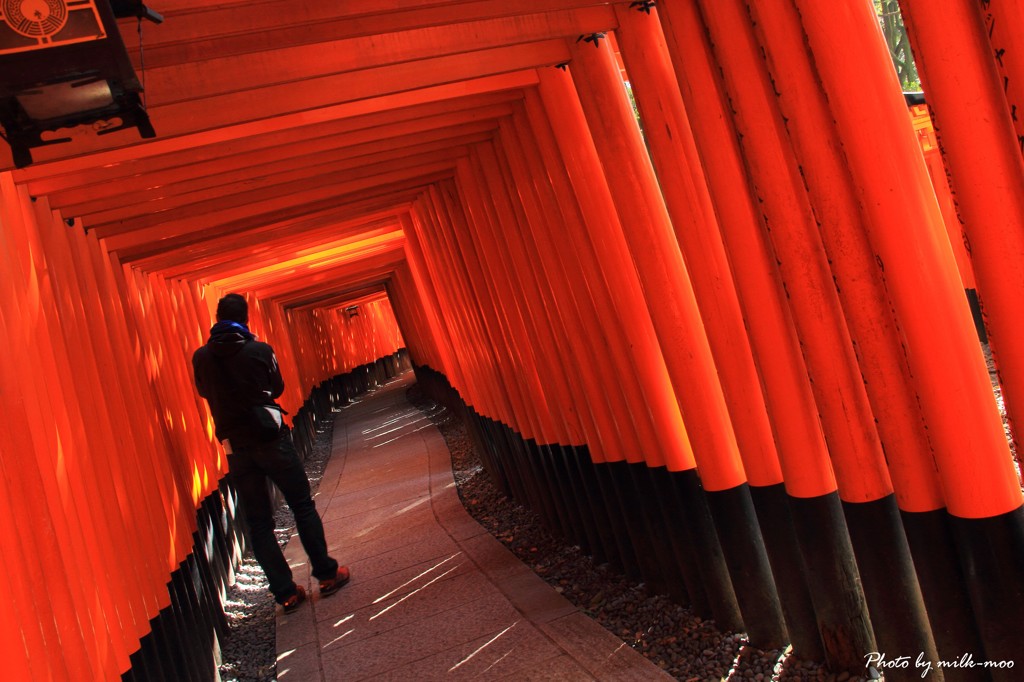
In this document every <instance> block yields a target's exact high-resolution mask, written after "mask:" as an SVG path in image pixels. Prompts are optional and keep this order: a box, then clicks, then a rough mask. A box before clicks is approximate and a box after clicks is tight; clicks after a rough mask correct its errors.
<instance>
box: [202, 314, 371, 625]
mask: <svg viewBox="0 0 1024 682" xmlns="http://www.w3.org/2000/svg"><path fill="white" fill-rule="evenodd" d="M248 322H249V305H248V303H247V302H246V300H245V297H243V296H241V295H239V294H227V295H226V296H224V297H223V298H222V299H220V301H218V303H217V323H216V324H215V325H214V326H213V328H212V329H210V338H209V340H208V341H207V342H206V344H205V345H203V346H201V347H200V348H199V349H197V350H196V351H195V353H194V354H193V355H192V369H193V373H194V376H195V384H196V389H197V390H198V391H199V395H200V396H202V397H203V398H205V399H206V401H207V403H209V405H210V412H211V413H212V414H213V422H214V425H215V427H216V434H217V438H218V440H220V441H221V442H222V443H224V446H225V450H226V451H227V453H228V468H229V477H230V480H231V482H232V483H233V485H234V487H235V490H237V491H238V496H239V498H240V499H241V502H242V510H243V514H244V515H245V519H246V522H247V523H248V526H249V533H250V536H251V539H252V550H253V555H255V557H256V561H258V562H259V564H260V567H261V568H262V569H263V572H264V574H266V576H267V581H268V582H269V583H270V591H271V593H273V595H274V600H275V601H276V602H277V603H278V604H281V605H282V607H283V608H284V611H285V612H286V613H290V612H292V611H294V610H295V609H297V608H299V606H300V605H301V604H302V602H304V601H305V600H306V591H305V589H304V588H303V587H302V586H301V585H296V584H295V581H294V580H293V579H292V570H291V567H290V566H288V562H287V561H286V560H285V558H284V553H283V552H282V551H281V547H280V546H279V545H278V544H277V538H276V537H275V536H274V509H273V503H272V501H271V496H270V491H269V489H268V487H267V479H269V480H270V481H271V482H272V483H273V484H274V485H275V486H277V488H278V489H279V490H280V491H281V493H282V494H283V495H284V499H285V501H286V502H287V503H288V507H289V508H290V509H291V510H292V514H293V515H294V516H295V526H296V529H297V530H298V532H299V539H300V540H301V542H302V547H303V549H305V551H306V554H307V555H308V556H309V562H310V566H311V568H312V573H313V576H314V577H315V578H317V579H318V580H319V581H320V596H321V597H326V596H328V595H331V594H334V593H335V592H337V591H338V590H339V589H341V587H342V586H343V585H345V583H347V582H348V581H349V578H350V577H351V574H350V572H349V569H348V567H347V566H339V565H338V562H337V561H336V560H335V559H334V558H332V557H331V556H330V554H328V550H327V540H326V538H325V536H324V526H323V522H322V521H321V519H320V515H319V514H318V513H317V510H316V505H315V504H314V502H313V499H312V497H311V493H310V486H309V478H308V477H307V476H306V471H305V469H304V468H303V466H302V462H300V461H299V457H298V454H297V453H296V451H295V445H294V443H293V442H292V435H291V430H290V429H289V428H288V426H287V425H285V424H284V423H283V420H282V419H281V414H282V410H281V408H280V406H278V405H277V403H276V402H275V401H276V399H277V398H278V397H279V396H280V395H281V394H282V393H283V392H284V380H283V379H282V378H281V371H280V368H279V367H278V364H277V357H276V356H275V355H274V349H273V348H272V347H271V346H270V345H269V344H266V343H263V342H261V341H257V340H256V337H255V336H254V335H253V334H252V332H250V331H249V328H248V326H247V325H248ZM260 412H262V415H261V414H260ZM261 416H262V419H261V418H260V417H261ZM268 424H269V426H268Z"/></svg>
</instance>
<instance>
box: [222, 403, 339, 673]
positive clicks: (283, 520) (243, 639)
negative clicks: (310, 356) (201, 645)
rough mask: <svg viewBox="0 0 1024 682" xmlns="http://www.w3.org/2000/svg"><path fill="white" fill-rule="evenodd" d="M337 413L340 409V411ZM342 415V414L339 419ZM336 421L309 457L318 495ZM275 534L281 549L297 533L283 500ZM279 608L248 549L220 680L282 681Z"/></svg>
mask: <svg viewBox="0 0 1024 682" xmlns="http://www.w3.org/2000/svg"><path fill="white" fill-rule="evenodd" d="M335 413H337V410H335ZM334 417H335V418H336V417H337V414H335V415H334ZM333 434H334V419H333V418H332V419H327V420H325V422H324V423H321V424H320V425H319V426H318V427H317V431H316V440H315V442H314V445H313V450H312V452H311V453H310V455H309V456H308V457H307V458H306V461H305V463H304V464H305V469H306V475H307V476H308V477H309V485H310V488H312V490H313V494H316V491H317V488H318V487H319V486H320V479H321V478H323V475H324V469H326V468H327V462H328V461H329V460H330V458H331V440H332V436H333ZM274 521H275V526H276V527H275V529H274V534H275V535H276V536H277V541H278V543H279V544H280V545H281V547H282V548H284V547H286V546H287V544H288V538H290V537H291V536H292V535H293V534H294V533H295V519H294V518H293V517H292V513H291V510H290V509H288V506H287V505H285V504H284V503H283V502H279V503H278V506H277V512H276V513H275V515H274ZM276 606H277V605H276V604H275V603H274V597H273V596H272V595H271V594H270V591H269V590H268V585H267V578H266V576H264V575H263V569H261V568H260V565H259V564H258V563H256V559H254V558H253V556H252V550H248V551H246V553H245V556H244V557H243V559H242V564H241V566H240V567H239V568H238V569H236V571H235V584H234V585H233V586H231V587H230V588H228V590H227V597H226V599H225V601H224V613H225V615H226V616H227V621H228V626H229V630H228V635H227V637H226V638H225V641H223V642H221V643H220V644H221V664H220V666H219V668H218V669H219V671H220V679H221V680H223V681H224V682H273V681H274V680H276V679H277V655H276V654H277V651H276V649H277V646H276V644H277V632H276V629H275V625H274V622H275V618H276V611H275V609H276Z"/></svg>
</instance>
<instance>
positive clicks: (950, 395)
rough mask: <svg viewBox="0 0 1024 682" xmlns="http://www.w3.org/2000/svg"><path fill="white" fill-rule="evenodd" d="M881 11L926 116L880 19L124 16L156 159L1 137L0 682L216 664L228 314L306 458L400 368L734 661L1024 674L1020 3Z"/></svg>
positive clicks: (509, 14) (434, 8)
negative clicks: (149, 20)
mask: <svg viewBox="0 0 1024 682" xmlns="http://www.w3.org/2000/svg"><path fill="white" fill-rule="evenodd" d="M154 1H155V0H154ZM105 2H106V0H95V2H92V1H90V3H89V4H90V6H95V7H99V6H100V5H103V3H105ZM40 4H41V5H42V4H44V3H40ZM50 5H63V3H48V4H47V6H50ZM899 5H900V8H901V10H902V13H903V18H904V20H905V22H906V26H907V30H908V33H909V36H910V40H911V45H912V47H913V51H914V55H915V57H916V63H917V68H918V69H919V71H920V74H921V78H922V82H923V89H924V94H923V100H924V103H921V102H920V101H917V100H913V99H912V100H911V104H912V106H908V99H907V98H905V96H904V93H903V92H902V91H901V87H900V83H899V81H898V79H897V76H896V72H895V70H894V67H893V63H892V60H891V58H890V55H889V52H888V49H887V47H886V43H885V41H884V38H883V35H882V32H881V30H880V27H879V22H878V19H877V17H876V14H875V11H874V7H873V3H872V2H870V0H834V1H832V2H822V1H821V0H658V2H657V3H656V4H655V3H654V2H598V1H596V0H543V1H542V0H473V1H467V0H435V1H430V2H428V1H426V0H407V1H402V2H397V1H395V0H363V1H361V2H333V1H330V0H308V1H305V2H286V1H285V0H260V1H258V2H249V3H241V4H235V5H228V6H225V5H224V3H220V2H211V1H208V0H200V1H197V0H161V2H160V6H159V7H155V9H157V10H159V11H160V13H161V14H163V15H164V17H165V21H164V22H163V23H162V24H160V25H159V26H154V25H151V24H146V25H145V28H144V29H143V24H142V23H141V20H140V21H139V23H138V25H136V21H135V20H134V19H132V18H126V19H121V20H120V21H119V22H118V24H117V26H118V28H119V29H120V33H121V37H122V39H123V41H124V45H125V54H126V55H127V57H128V58H130V61H131V65H132V66H133V67H134V69H135V72H136V73H137V74H138V77H139V80H140V82H141V83H142V86H143V87H144V91H143V92H142V95H141V96H142V103H143V104H144V106H145V111H146V112H147V113H148V117H149V120H150V121H151V122H152V127H153V130H154V131H155V133H156V137H153V138H149V139H142V138H141V137H140V134H139V131H138V130H133V129H131V128H128V127H125V128H123V129H114V130H108V131H104V130H100V132H109V134H103V135H99V134H97V130H96V128H100V129H102V128H103V127H104V125H106V124H99V123H98V124H96V125H95V126H77V127H70V128H67V129H65V130H60V131H58V132H56V133H46V134H44V136H43V137H42V138H40V140H39V141H41V142H47V144H41V145H36V146H34V147H33V148H32V149H31V150H30V154H31V159H30V161H31V163H26V162H25V160H26V157H25V155H24V152H22V153H20V155H19V156H15V155H14V152H13V146H12V147H11V148H9V147H8V146H7V145H0V147H3V148H2V149H0V340H2V342H3V346H4V352H3V360H2V362H0V414H3V417H4V426H3V428H0V518H3V519H4V520H5V523H4V524H3V527H2V528H0V553H2V556H3V561H2V562H0V583H2V584H3V585H4V586H5V591H4V592H5V598H4V599H3V600H0V615H2V617H0V642H2V643H3V645H2V647H3V652H4V654H3V658H2V665H3V667H4V668H5V670H7V671H9V674H10V675H11V676H12V677H11V679H19V680H29V679H31V680H42V679H55V680H72V679H74V680H81V679H117V678H119V677H121V678H124V679H162V678H166V679H184V678H189V677H190V678H193V679H209V678H212V676H213V674H214V670H213V667H212V665H213V664H212V662H210V660H206V659H207V658H210V659H211V660H212V658H211V657H209V656H207V654H209V653H210V652H211V650H212V647H213V646H214V633H217V632H221V631H222V630H223V628H224V621H223V615H222V612H221V604H220V594H222V593H223V588H224V585H225V584H226V582H227V581H229V580H230V574H231V571H232V566H233V565H235V562H236V561H237V559H238V550H239V546H240V545H239V544H238V538H237V537H236V536H237V535H238V534H239V533H240V530H239V526H238V525H237V524H235V523H234V519H233V514H234V507H233V499H234V498H233V496H232V493H231V490H230V488H229V487H226V486H225V485H224V484H223V482H222V479H223V477H224V476H225V474H226V471H227V465H226V458H225V455H224V451H223V449H222V447H221V445H220V444H219V443H218V442H217V440H216V438H215V437H214V434H213V425H212V420H211V417H210V414H209V412H208V410H207V407H206V404H205V402H204V401H203V400H202V399H200V398H199V397H198V395H197V394H196V392H195V390H194V388H193V384H192V377H191V366H190V357H191V353H192V351H193V350H194V349H195V348H196V347H198V346H199V345H201V344H202V343H203V342H204V340H205V337H206V332H207V330H208V329H209V327H210V325H211V321H212V311H213V309H214V306H215V305H216V301H217V300H218V298H219V297H220V296H221V295H223V294H225V293H227V292H230V291H235V292H240V293H243V294H244V295H246V296H247V298H248V300H249V301H250V307H251V311H252V314H251V318H252V319H251V322H252V326H253V329H254V331H255V332H256V333H257V334H258V335H259V336H260V337H261V338H264V339H265V340H268V341H269V342H270V343H271V344H272V345H274V347H275V348H276V349H277V351H278V355H279V356H280V357H281V358H282V367H283V371H284V376H285V382H286V385H287V391H286V393H285V395H284V396H283V399H282V402H283V406H284V407H285V409H287V410H288V411H289V412H290V413H292V415H293V418H294V427H295V429H296V432H297V433H298V434H299V441H300V443H301V444H302V445H303V447H309V445H310V443H311V442H312V437H313V433H314V429H313V427H314V426H315V424H316V423H317V422H318V421H319V420H321V419H324V418H325V417H326V415H327V414H328V413H329V412H330V406H331V405H333V404H337V403H339V402H343V401H345V400H347V399H349V398H351V397H352V396H354V395H355V394H356V393H358V392H359V391H361V390H365V389H366V388H367V387H369V386H372V385H374V384H375V383H379V382H381V381H383V380H384V379H386V378H387V377H391V376H394V374H395V373H396V372H399V371H401V370H403V369H404V368H407V367H409V366H412V367H413V368H414V369H415V371H416V373H417V377H418V379H419V381H420V383H421V384H422V385H423V386H424V387H425V388H426V389H427V390H428V391H430V392H431V394H432V395H433V396H435V397H436V398H437V399H439V400H443V401H445V402H446V403H447V404H448V405H450V406H453V407H456V408H458V409H459V410H461V411H463V412H464V413H465V414H466V415H467V419H468V421H469V423H470V424H471V427H472V429H471V430H472V431H473V433H474V436H475V440H476V442H477V443H478V445H479V448H480V450H481V452H482V456H483V459H484V462H485V465H486V468H487V471H488V473H489V474H490V475H491V476H492V477H493V479H494V481H495V482H496V483H497V484H498V485H499V486H500V487H501V488H502V489H503V490H505V491H506V492H508V493H509V494H511V495H513V496H515V497H516V498H517V499H519V500H520V501H521V502H523V503H525V504H527V505H529V506H530V507H531V508H532V509H534V510H535V511H536V512H538V514H540V515H541V516H542V518H544V520H545V522H546V523H548V524H549V525H550V526H551V527H552V528H553V529H555V530H556V531H557V532H560V533H562V534H564V535H565V536H566V537H568V538H569V539H571V540H572V541H573V542H575V543H578V544H579V545H580V546H581V547H582V548H583V549H584V550H585V551H587V552H589V553H591V554H593V555H594V556H595V557H596V558H598V559H600V560H603V561H608V562H611V563H612V565H614V566H616V567H618V568H619V569H620V570H621V571H623V572H624V573H625V574H627V575H628V576H631V577H634V578H637V579H639V580H642V581H644V582H645V583H646V584H647V585H648V586H649V587H650V589H652V590H655V591H659V592H665V593H668V594H670V595H671V596H672V597H673V598H674V599H675V600H677V601H679V602H680V603H683V604H688V605H690V606H691V607H692V608H693V609H694V610H695V611H696V612H697V613H698V614H701V615H703V616H706V617H710V618H714V619H715V620H716V621H717V623H718V624H719V626H720V627H721V628H723V629H733V630H737V631H743V632H746V633H747V634H748V636H749V638H750V642H751V644H752V645H754V646H757V647H761V648H766V649H768V648H776V647H783V646H785V645H787V644H790V643H791V644H792V645H793V650H794V652H795V653H796V654H797V655H800V656H804V657H807V658H809V659H813V660H822V661H825V662H827V664H828V665H829V666H830V667H831V668H832V669H833V670H837V671H838V670H850V671H853V672H859V673H861V674H864V671H865V661H866V659H865V657H866V656H867V655H868V654H870V653H871V652H886V653H887V655H888V656H889V657H890V658H892V657H896V656H902V655H909V656H912V657H916V656H918V654H919V653H920V655H921V656H923V657H924V659H925V660H929V661H935V662H938V661H946V662H949V661H960V660H962V659H963V657H964V656H965V655H970V656H971V657H973V658H972V660H973V661H976V662H983V661H984V662H998V663H1000V666H998V667H994V668H993V667H984V666H975V667H973V668H970V667H961V668H946V669H937V670H935V672H934V673H933V677H932V678H930V679H941V677H940V676H941V675H942V674H944V675H945V679H947V680H954V679H955V680H960V679H969V680H975V679H977V680H985V679H997V680H1020V679H1024V678H1022V677H1021V676H1022V675H1024V672H1022V668H1024V658H1021V656H1022V655H1024V634H1022V632H1021V627H1020V625H1021V614H1022V613H1024V510H1022V496H1021V482H1020V477H1019V472H1018V470H1017V468H1016V467H1015V460H1014V454H1013V452H1014V450H1013V445H1014V433H1013V427H1014V425H1015V424H1020V423H1021V419H1024V417H1021V416H1020V415H1021V414H1022V411H1024V343H1022V339H1024V309H1022V303H1021V302H1022V301H1024V156H1022V146H1024V142H1022V141H1024V117H1022V116H1020V113H1019V112H1020V111H1022V110H1024V44H1021V45H1019V44H1018V43H1021V42H1022V41H1024V3H1020V2H1011V1H1008V0H900V2H899ZM143 9H144V8H143ZM13 11H14V10H10V11H8V3H5V4H4V12H7V13H8V14H5V15H4V16H2V17H0V20H2V22H7V24H8V25H9V26H10V27H13V26H15V22H14V19H13V18H12V17H11V16H9V15H10V13H11V12H13ZM52 11H55V10H52ZM40 26H42V24H40ZM115 33H116V31H115ZM109 39H110V36H109V35H108V37H107V38H106V39H105V40H109ZM32 40H35V41H36V42H33V43H32V46H34V48H33V49H35V48H38V50H36V52H38V54H44V53H46V51H47V49H50V48H53V49H56V48H55V47H54V45H55V44H56V43H52V41H50V42H48V41H49V39H46V40H44V39H43V38H33V39H32ZM97 42H98V43H102V42H103V41H102V40H101V41H97ZM19 49H21V48H19ZM25 49H28V48H25ZM83 49H84V48H83ZM29 52H30V53H31V54H35V52H31V50H30V51H29ZM19 54H20V55H21V58H24V54H25V52H24V49H22V51H21V52H19ZM31 54H30V57H31ZM3 58H5V56H4V55H3V54H0V60H2V59H3ZM40 59H41V58H40ZM22 63H24V62H22ZM28 63H29V64H32V63H33V62H32V61H31V59H29V62H28ZM40 63H42V62H40ZM0 64H2V61H0ZM3 68H6V67H3ZM12 74H13V72H12V71H0V80H9V79H11V78H13V75H12ZM20 76H22V77H23V76H24V73H22V74H20ZM40 80H43V76H42V75H40ZM624 83H625V84H627V85H628V87H624ZM915 102H916V103H915ZM114 127H115V128H116V126H114ZM139 129H140V130H142V127H140V128H139ZM5 137H6V138H8V141H11V142H12V145H13V144H14V143H16V142H17V139H16V136H15V135H14V134H13V132H12V130H10V129H8V130H6V133H5ZM54 138H67V140H66V141H58V140H56V139H54ZM15 161H18V163H17V164H16V163H15ZM16 166H18V167H16ZM965 292H966V293H967V295H965ZM972 306H973V307H972ZM972 313H973V314H972ZM979 337H981V340H982V341H983V343H982V342H979V341H980V339H979ZM989 348H990V349H991V357H992V359H993V362H994V368H995V369H994V370H992V372H993V374H992V375H991V376H990V370H989V368H988V367H987V366H986V357H985V351H986V349H989ZM992 376H995V377H996V378H997V381H995V386H994V385H993V378H992ZM1001 410H1002V411H1003V412H1004V413H1005V423H1004V419H1001ZM1018 435H1019V434H1018ZM204 657H205V658H204ZM1015 661H1016V664H1017V665H1016V666H1015V667H1014V662H1015ZM158 671H163V672H162V673H159V672H158ZM885 674H886V676H887V679H916V678H917V677H919V675H920V669H918V670H914V668H913V666H911V667H910V669H909V670H900V669H892V670H885Z"/></svg>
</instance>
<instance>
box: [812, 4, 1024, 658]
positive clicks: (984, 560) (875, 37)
mask: <svg viewBox="0 0 1024 682" xmlns="http://www.w3.org/2000/svg"><path fill="white" fill-rule="evenodd" d="M794 4H795V5H796V7H797V8H798V10H799V12H800V16H801V20H802V24H803V26H804V30H805V33H806V35H807V41H808V46H809V48H810V51H811V54H812V56H813V59H814V63H815V66H816V70H817V73H818V74H819V76H820V78H821V83H822V87H823V88H824V90H825V92H826V94H827V96H828V102H829V109H830V112H831V114H832V117H833V120H834V123H835V127H836V131H837V134H838V137H839V139H840V140H841V141H842V144H843V149H844V150H845V152H846V159H847V161H848V163H849V168H850V172H851V175H852V177H853V181H854V184H855V186H856V187H857V190H858V195H859V198H860V201H861V207H862V212H863V215H864V219H865V220H864V224H865V226H866V229H867V230H868V236H869V240H870V242H871V244H872V247H873V249H874V251H875V253H876V254H877V261H878V264H879V267H880V270H881V271H882V272H881V276H882V277H883V278H884V279H883V281H884V282H885V285H886V289H887V291H888V293H889V296H890V299H891V300H892V303H893V307H894V309H895V312H896V314H897V316H898V318H899V320H900V322H901V325H902V329H903V332H904V337H905V340H906V341H905V343H906V349H907V359H908V362H909V364H910V369H911V372H912V373H913V376H914V377H915V381H916V384H917V388H918V396H919V398H920V402H921V408H922V411H923V413H924V415H925V419H926V422H927V424H928V427H929V435H930V438H931V442H932V445H933V447H934V453H935V461H936V464H937V465H938V473H939V477H940V479H941V481H942V487H943V491H944V493H945V496H946V503H947V506H948V509H949V512H950V514H952V515H953V521H954V527H955V528H956V529H957V533H958V544H959V552H960V557H961V560H962V565H963V566H964V569H965V573H966V575H967V579H968V581H969V585H970V587H971V599H972V605H973V607H974V610H975V615H976V617H977V621H978V625H979V627H980V628H981V637H982V643H983V645H984V647H985V654H986V655H987V656H988V657H989V658H990V659H1000V658H1007V657H1012V656H1014V655H1018V653H1019V652H1020V651H1021V650H1024V645H1022V643H1021V640H1020V637H1021V633H1020V630H1019V628H1017V627H1016V625H1015V624H1011V623H1010V621H1009V620H1007V614H1009V613H1014V612H1019V611H1020V609H1021V608H1024V602H1022V599H1024V586H1022V583H1021V581H1020V578H1019V576H1020V575H1021V574H1024V509H1022V507H1021V503H1022V498H1021V491H1020V484H1019V481H1018V479H1017V475H1016V472H1015V471H1014V469H1013V463H1012V460H1011V459H1010V455H1009V448H1008V445H1007V443H1006V439H1005V437H1004V434H1003V429H1002V424H1001V422H1000V419H999V414H998V411H997V410H996V407H995V401H994V399H993V396H992V387H991V385H990V383H989V378H988V373H987V371H986V368H985V363H984V360H983V358H982V356H981V352H980V349H979V348H978V340H977V336H976V334H975V331H974V326H973V322H972V320H971V317H970V313H969V311H968V310H967V308H966V306H964V305H963V302H962V301H963V290H962V288H961V284H960V281H959V277H958V275H957V272H956V268H955V263H954V260H953V256H952V253H951V251H950V249H949V246H948V244H947V243H946V242H945V237H944V235H942V231H941V230H940V229H937V228H936V226H937V225H938V224H939V223H938V221H939V220H941V216H940V213H939V208H938V206H937V204H936V202H935V198H934V194H933V193H932V191H931V187H930V185H929V180H928V176H927V170H926V168H925V166H924V164H923V163H922V162H921V156H920V151H919V149H917V141H916V139H914V136H913V134H912V131H911V129H910V126H909V125H908V119H907V116H906V108H905V106H904V103H903V100H902V97H901V96H900V92H899V84H898V83H897V82H896V78H895V73H894V71H893V69H892V65H891V63H890V60H889V55H888V52H887V50H886V48H885V44H884V42H883V41H882V40H881V36H880V35H879V33H878V26H877V23H876V19H875V16H874V13H873V12H872V8H871V7H870V6H869V5H866V4H865V5H860V4H851V5H844V6H842V7H840V8H836V7H829V8H828V9H827V11H826V8H825V7H823V6H822V5H820V4H819V3H815V2H808V1H806V0H795V1H794ZM851 53H853V54H857V55H858V59H857V60H856V63H854V62H851V61H850V60H849V57H848V55H849V54H851ZM869 128H870V130H869ZM880 149H884V150H885V153H884V154H880V153H878V150H880ZM976 276H978V277H979V278H980V273H978V272H976ZM979 282H980V279H979ZM979 286H980V284H979ZM922 300H928V301H929V302H930V303H929V305H928V306H926V307H922V305H921V301H922ZM1011 576H1013V577H1012V578H1011ZM1014 652H1018V653H1014Z"/></svg>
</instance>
